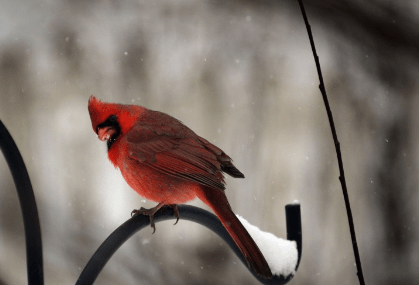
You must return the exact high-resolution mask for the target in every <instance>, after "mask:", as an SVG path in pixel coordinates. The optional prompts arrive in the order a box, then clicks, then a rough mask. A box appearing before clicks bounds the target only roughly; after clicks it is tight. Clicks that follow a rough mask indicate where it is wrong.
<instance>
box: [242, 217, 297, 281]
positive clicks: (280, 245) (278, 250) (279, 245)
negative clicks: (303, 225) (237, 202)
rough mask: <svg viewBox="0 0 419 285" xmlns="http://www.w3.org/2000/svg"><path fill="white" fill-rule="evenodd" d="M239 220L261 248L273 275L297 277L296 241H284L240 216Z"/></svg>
mask: <svg viewBox="0 0 419 285" xmlns="http://www.w3.org/2000/svg"><path fill="white" fill-rule="evenodd" d="M237 218H239V220H240V222H241V223H242V224H243V226H244V227H245V228H246V230H247V231H248V232H249V234H250V236H251V237H252V238H253V240H254V241H255V243H256V244H257V246H258V247H259V249H260V251H261V252H262V254H263V256H264V257H265V259H266V262H268V264H269V267H270V268H271V271H272V274H273V275H282V276H288V275H290V274H292V275H295V266H296V265H297V261H298V252H297V243H296V242H295V241H289V240H284V239H282V238H278V237H276V236H275V235H274V234H272V233H269V232H264V231H262V230H260V229H259V228H258V227H256V226H254V225H251V224H250V223H249V222H248V221H246V220H245V219H244V218H243V217H241V216H239V215H237Z"/></svg>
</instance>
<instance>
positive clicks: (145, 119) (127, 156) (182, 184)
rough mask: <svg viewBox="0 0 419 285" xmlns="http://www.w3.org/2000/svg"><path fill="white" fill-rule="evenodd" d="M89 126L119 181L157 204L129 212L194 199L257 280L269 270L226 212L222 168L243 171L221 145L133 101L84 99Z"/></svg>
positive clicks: (237, 174) (233, 172)
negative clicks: (215, 218)
mask: <svg viewBox="0 0 419 285" xmlns="http://www.w3.org/2000/svg"><path fill="white" fill-rule="evenodd" d="M89 113H90V119H91V120H92V126H93V130H94V131H95V133H96V134H97V135H98V137H99V139H100V140H102V141H106V142H107V146H108V157H109V160H110V161H111V162H112V163H113V165H114V166H115V167H116V168H119V169H120V170H121V173H122V176H123V177H124V179H125V181H126V182H127V183H128V185H130V186H131V187H132V188H133V189H134V190H135V191H136V192H137V193H138V194H140V196H142V197H144V198H147V199H149V200H151V201H155V202H157V203H159V204H158V205H157V206H156V207H154V208H152V209H149V210H147V209H144V208H141V209H140V210H134V211H133V212H135V213H140V214H143V215H148V216H150V222H151V225H152V226H153V227H154V223H153V215H154V213H155V212H157V211H158V210H159V209H160V208H161V207H162V206H164V205H171V206H173V207H174V210H175V213H176V215H178V213H177V208H176V204H181V203H185V202H188V201H190V200H192V199H194V198H196V197H198V198H199V199H201V200H202V202H204V203H205V204H206V205H208V206H209V207H210V208H211V209H212V210H213V211H214V212H215V214H216V215H217V216H218V218H219V219H220V221H221V223H222V224H223V226H224V227H225V229H226V230H227V232H228V233H229V234H230V236H231V237H232V239H233V240H234V242H235V243H236V245H237V246H238V247H239V249H240V250H241V252H242V254H243V255H244V257H245V258H246V261H247V263H248V265H249V266H252V267H253V269H254V270H255V272H256V273H257V274H258V275H259V276H260V277H262V278H265V279H269V278H272V273H271V270H270V268H269V266H268V264H267V262H266V260H265V258H264V257H263V255H262V253H261V252H260V250H259V248H258V247H257V245H256V244H255V242H254V241H253V239H252V238H251V237H250V235H249V233H248V232H247V231H246V229H245V228H244V227H243V225H242V224H241V223H240V221H239V220H238V219H237V217H236V215H235V214H234V213H233V211H232V210H231V207H230V205H229V203H228V201H227V197H226V195H225V193H224V189H225V181H224V176H223V172H225V173H227V174H229V175H231V176H232V177H236V178H244V175H243V174H242V173H241V172H240V171H239V170H238V169H237V168H236V167H235V166H234V165H233V163H232V160H231V158H230V157H229V156H228V155H226V154H225V153H224V152H223V151H222V150H221V149H219V148H218V147H216V146H214V145H213V144H211V143H209V142H208V141H207V140H205V139H203V138H201V137H200V136H198V135H197V134H195V133H194V132H193V131H192V130H191V129H189V128H188V127H186V126H185V125H184V124H182V122H180V121H179V120H177V119H175V118H173V117H171V116H169V115H167V114H165V113H161V112H157V111H152V110H149V109H146V108H144V107H142V106H137V105H122V104H113V103H105V102H102V101H100V100H98V99H96V98H95V97H94V96H91V97H90V98H89Z"/></svg>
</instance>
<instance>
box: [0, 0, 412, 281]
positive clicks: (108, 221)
mask: <svg viewBox="0 0 419 285" xmlns="http://www.w3.org/2000/svg"><path fill="white" fill-rule="evenodd" d="M305 4H306V9H307V12H308V17H309V20H310V23H311V26H312V29H313V33H314V39H315V41H316V44H317V50H318V54H319V57H320V61H321V64H322V68H323V75H324V77H325V83H326V89H327V91H328V95H329V100H330V103H331V107H332V111H333V114H334V116H335V122H336V125H337V131H338V136H339V139H340V142H341V147H342V151H343V160H344V166H345V171H346V175H347V182H348V188H349V191H350V192H349V196H350V199H351V202H352V207H353V212H354V220H355V225H356V230H357V236H358V242H359V248H360V253H361V258H362V262H363V267H364V275H365V278H366V283H367V284H381V285H383V284H417V280H418V279H419V271H418V270H417V268H418V266H419V227H418V222H419V208H418V204H419V194H418V191H417V185H418V182H419V181H418V179H419V176H418V161H419V160H418V155H419V153H418V151H419V148H418V143H417V141H418V138H419V133H418V132H419V116H418V114H417V111H418V110H419V109H418V107H419V106H418V105H419V97H418V96H417V94H418V91H419V83H418V82H419V81H418V78H419V67H418V66H419V50H418V46H419V20H418V16H419V2H418V1H413V0H407V1H401V2H393V1H385V0H374V1H360V0H356V1H349V0H342V1H329V0H326V1H314V0H307V1H305ZM0 27H1V28H0V119H1V120H2V121H3V123H4V124H5V125H6V127H7V128H8V129H9V131H10V132H11V134H12V136H13V137H14V139H15V140H16V142H17V145H18V146H19V148H20V151H21V153H22V155H23V158H24V160H25V163H26V165H27V167H28V170H29V173H30V176H31V179H32V183H33V186H34V190H35V196H36V199H37V203H38V209H39V212H40V219H41V227H42V234H43V236H42V237H43V246H44V263H45V264H44V268H45V281H46V284H74V283H75V282H76V280H77V278H78V276H79V275H80V273H81V270H82V268H83V267H84V266H85V264H86V263H87V261H88V260H89V258H90V257H91V255H92V254H93V253H94V251H95V250H96V249H97V247H98V246H99V245H100V243H101V242H102V241H103V240H104V239H105V238H106V237H107V236H108V235H109V234H110V233H111V232H112V231H113V230H114V229H115V228H116V227H117V226H119V225H120V224H121V223H123V222H124V221H125V220H126V219H128V218H129V217H130V213H131V210H133V209H134V208H140V207H141V206H145V207H152V206H154V204H153V203H150V202H146V201H145V200H143V199H142V198H141V197H139V196H138V195H137V194H136V193H134V191H132V190H131V189H130V188H129V187H128V186H127V185H126V183H125V182H124V181H123V179H122V177H121V175H120V173H119V171H116V170H115V169H113V167H112V165H111V164H110V162H108V160H107V157H106V146H105V144H104V143H102V142H100V141H99V140H98V139H97V137H96V136H95V134H94V133H93V131H92V128H91V124H90V119H89V115H88V112H87V100H88V97H89V96H90V95H91V94H94V95H96V96H97V97H99V98H101V99H103V100H105V101H111V102H118V103H127V104H128V103H133V104H141V105H144V106H146V107H148V108H150V109H154V110H160V111H163V112H166V113H168V114H170V115H172V116H174V117H176V118H178V119H180V120H181V121H183V122H184V123H185V124H186V125H187V126H189V127H190V128H191V129H193V130H194V131H195V132H196V133H198V134H199V135H201V136H203V137H204V138H206V139H208V140H209V141H211V142H213V143H215V144H216V145H217V146H219V147H220V148H222V149H223V150H224V151H225V152H226V153H228V154H229V155H230V156H231V157H232V158H233V159H234V162H235V165H236V166H237V167H238V168H239V169H240V170H241V171H242V172H243V173H244V174H245V176H246V179H245V180H239V179H228V180H227V183H228V187H227V192H226V193H227V196H228V198H229V200H230V203H231V205H232V207H233V210H234V211H235V212H236V213H237V214H240V215H242V216H243V217H244V218H246V219H247V220H248V221H249V222H251V223H252V224H254V225H257V226H259V227H260V228H261V229H262V230H265V231H270V232H272V233H274V234H276V235H277V236H280V237H283V238H285V237H286V232H285V216H284V206H285V205H286V204H287V203H290V202H292V201H293V200H294V199H298V200H300V202H301V205H302V221H303V258H302V262H301V265H300V268H299V271H298V273H297V276H296V277H295V278H294V279H293V280H292V281H291V283H290V284H358V280H357V277H356V268H355V266H354V258H353V253H352V245H351V241H350V238H349V237H350V235H349V229H348V225H347V217H346V212H345V209H344V204H343V198H342V193H341V188H340V184H339V181H338V166H337V161H336V157H335V151H334V146H333V142H332V138H331V134H330V129H329V124H328V121H327V117H326V113H325V110H324V105H323V102H322V99H321V95H320V93H319V90H318V79H317V74H316V70H315V65H314V60H313V57H312V54H311V50H310V47H309V41H308V37H307V34H306V30H305V26H304V24H303V20H302V17H301V14H300V10H299V7H298V3H297V1H268V0H264V1H251V0H231V1H215V0H214V1H199V0H189V1H186V0H179V1H163V0H156V1H151V0H150V1H145V0H139V1H115V0H103V1H101V0H95V1H83V0H73V1H72V0H58V1H52V0H35V1H24V0H14V1H11V0H0ZM0 181H1V189H0V190H1V191H0V284H25V283H26V265H25V251H24V235H23V225H22V218H21V214H20V209H19V205H18V200H17V195H16V191H15V189H14V184H13V181H12V178H11V176H10V173H9V170H8V168H7V166H6V163H5V161H4V159H0ZM415 189H416V190H415ZM192 204H195V205H198V206H202V207H203V204H202V203H200V202H199V201H195V202H193V203H192ZM151 233H152V230H151V229H146V230H144V231H142V232H140V233H139V234H137V235H136V236H134V237H133V238H132V239H131V240H130V241H129V242H127V243H126V244H125V245H124V246H123V247H122V248H121V249H120V250H119V251H118V252H117V253H116V255H115V256H114V257H113V258H112V259H111V261H110V262H109V263H108V264H107V266H106V267H105V269H104V271H103V272H102V273H101V275H100V276H99V278H98V280H97V282H96V284H257V282H256V280H255V279H254V278H253V277H252V276H251V275H250V273H248V271H247V269H246V268H245V267H244V266H243V265H242V264H241V263H240V262H239V260H238V259H237V258H236V257H235V256H233V255H232V253H231V251H230V250H229V249H228V248H227V246H226V245H225V244H224V243H223V242H222V241H221V240H220V239H219V238H218V237H217V236H215V235H213V234H212V233H211V232H209V231H208V230H206V229H204V228H202V227H200V226H198V225H195V224H191V223H190V222H187V221H182V220H180V221H179V223H178V224H177V225H176V226H173V222H172V221H168V222H164V223H159V224H157V231H156V233H155V234H154V235H151Z"/></svg>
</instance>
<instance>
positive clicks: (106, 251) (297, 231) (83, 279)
mask: <svg viewBox="0 0 419 285" xmlns="http://www.w3.org/2000/svg"><path fill="white" fill-rule="evenodd" d="M178 210H179V217H180V219H185V220H189V221H192V222H196V223H198V224H201V225H203V226H205V227H207V228H209V229H210V230H212V231H213V232H215V233H216V234H218V235H219V236H220V237H221V238H223V239H224V241H225V242H227V244H228V245H229V246H230V247H231V249H232V250H233V251H234V252H235V254H236V255H237V256H238V257H239V258H240V260H241V261H242V262H243V264H245V266H246V268H247V263H246V261H245V259H244V257H243V255H242V253H241V252H240V250H239V248H238V247H237V246H236V244H235V243H234V241H233V239H232V238H231V237H230V235H229V234H228V233H227V231H226V230H225V229H224V227H223V226H222V224H221V222H220V221H219V220H218V218H217V217H216V216H215V215H214V214H212V213H210V212H208V211H205V210H203V209H201V208H197V207H194V206H189V205H178ZM285 210H286V219H287V238H288V240H293V241H296V243H297V250H298V262H297V265H296V268H295V270H297V268H298V265H299V263H300V259H301V252H302V233H301V214H300V205H299V204H290V205H287V206H286V207H285ZM169 219H176V217H175V215H174V211H173V209H172V208H171V207H168V206H165V207H163V208H162V209H160V210H159V211H158V212H157V213H156V214H155V215H154V222H156V223H157V222H161V221H165V220H169ZM149 225H150V219H149V218H148V216H143V215H136V216H134V217H132V218H131V219H129V220H128V221H126V222H125V223H124V224H122V225H121V226H120V227H119V228H117V229H116V230H115V231H114V232H113V233H112V234H111V235H110V236H109V237H108V238H107V239H106V240H105V241H104V242H103V243H102V245H101V246H100V247H99V248H98V250H97V251H96V252H95V254H94V255H93V256H92V258H91V259H90V260H89V262H88V263H87V265H86V267H85V268H84V270H83V272H82V273H81V275H80V277H79V279H78V281H77V283H76V285H87V284H92V283H93V282H94V281H95V280H96V278H97V276H98V275H99V273H100V271H101V270H102V269H103V267H104V266H105V265H106V263H107V262H108V260H109V259H110V258H111V257H112V255H113V254H114V253H115V252H116V251H117V250H118V249H119V247H120V246H121V245H123V244H124V242H126V241H127V240H128V239H129V238H130V237H132V236H133V235H134V234H135V233H136V232H138V231H140V230H141V229H143V228H145V227H148V226H149ZM249 270H250V272H251V273H252V274H253V275H254V276H255V278H257V279H258V280H259V281H260V282H261V283H263V284H276V285H279V284H286V283H287V282H288V281H290V280H291V279H292V278H293V277H294V275H289V276H276V275H275V276H274V277H273V278H272V279H269V280H265V279H261V278H259V277H258V276H257V275H256V274H255V273H254V272H253V270H252V269H250V268H249Z"/></svg>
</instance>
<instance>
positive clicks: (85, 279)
mask: <svg viewBox="0 0 419 285" xmlns="http://www.w3.org/2000/svg"><path fill="white" fill-rule="evenodd" d="M0 148H1V150H2V152H3V154H4V157H5V159H6V161H7V163H8V165H9V168H10V171H11V173H12V176H13V179H14V182H15V185H16V189H17V192H18V196H19V201H20V205H21V210H22V215H23V221H24V228H25V241H26V260H27V270H28V284H36V285H42V284H44V274H43V261H42V240H41V228H40V223H39V218H38V210H37V207H36V202H35V195H34V193H33V190H32V185H31V182H30V178H29V174H28V172H27V169H26V167H25V164H24V162H23V159H22V156H21V155H20V152H19V150H18V148H17V146H16V144H15V142H14V140H13V138H12V137H11V135H10V133H9V132H8V131H7V129H6V127H5V126H4V125H3V123H2V122H1V120H0ZM178 210H179V216H180V218H181V219H185V220H189V221H193V222H196V223H199V224H201V225H203V226H205V227H207V228H209V229H210V230H212V231H214V232H215V233H217V234H218V235H219V236H220V237H222V238H223V239H224V240H225V241H226V242H227V244H228V245H229V246H230V247H231V248H232V250H233V251H234V252H235V253H236V255H237V256H238V257H239V258H240V260H241V261H242V262H243V263H244V264H245V265H247V264H246V261H245V259H244V257H243V255H242V254H241V252H240V250H239V249H238V247H237V246H236V244H235V243H234V242H233V240H232V239H231V237H230V235H229V234H228V233H227V231H226V230H225V229H224V227H223V226H222V225H221V222H220V221H219V220H218V218H217V217H216V216H215V215H214V214H212V213H210V212H208V211H205V210H203V209H200V208H197V207H193V206H188V205H179V206H178ZM285 211H286V220H287V239H288V240H293V241H296V243H297V250H298V261H297V264H296V267H295V270H297V269H298V266H299V263H300V259H301V252H302V232H301V213H300V205H298V204H290V205H287V206H286V207H285ZM169 219H175V216H174V211H173V209H172V208H171V207H163V208H162V209H161V210H160V211H158V212H157V213H156V214H155V216H154V221H155V222H160V221H164V220H169ZM149 225H150V220H149V218H148V217H147V216H143V215H137V216H134V217H132V218H131V219H129V220H128V221H126V222H125V223H124V224H122V225H121V226H120V227H119V228H117V229H116V230H115V231H114V232H113V233H112V234H111V235H110V236H109V237H108V238H107V239H106V240H105V241H104V242H103V243H102V245H101V246H100V247H99V248H98V250H97V251H96V252H95V254H94V255H93V256H92V258H91V259H90V260H89V262H88V263H87V265H86V267H85V268H84V270H83V272H82V273H81V275H80V277H79V279H78V280H77V283H76V285H82V284H93V282H94V281H95V280H96V278H97V276H98V275H99V273H100V272H101V270H102V269H103V267H104V266H105V265H106V263H107V262H108V260H109V259H110V258H111V257H112V255H113V254H114V253H115V252H116V251H117V250H118V248H119V247H120V246H121V245H122V244H123V243H124V242H125V241H127V240H128V239H129V238H130V237H131V236H133V235H134V234H135V233H136V232H138V231H139V230H141V229H143V228H145V227H147V226H149ZM246 268H247V266H246ZM249 270H250V271H251V272H252V274H253V275H254V276H255V278H257V279H258V280H259V281H260V282H261V283H263V284H272V285H273V284H276V285H279V284H286V283H287V282H288V281H290V280H291V279H292V278H293V277H294V275H289V276H276V275H275V276H274V277H273V278H272V279H269V280H263V279H260V278H259V277H258V276H257V275H256V274H255V273H254V272H253V271H252V269H249Z"/></svg>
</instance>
